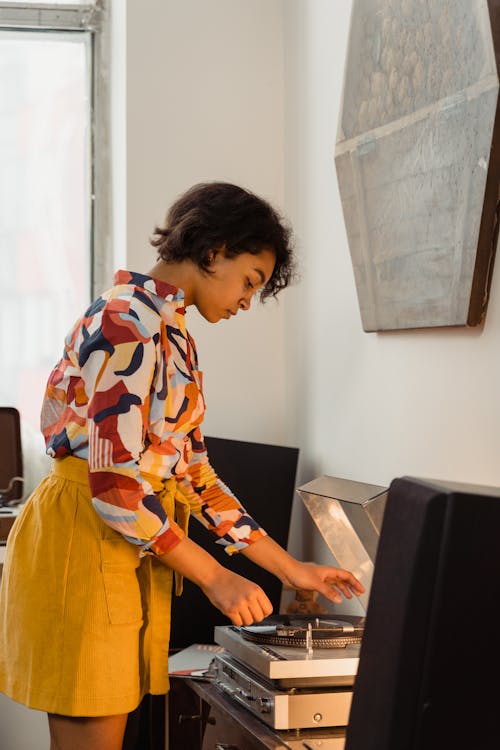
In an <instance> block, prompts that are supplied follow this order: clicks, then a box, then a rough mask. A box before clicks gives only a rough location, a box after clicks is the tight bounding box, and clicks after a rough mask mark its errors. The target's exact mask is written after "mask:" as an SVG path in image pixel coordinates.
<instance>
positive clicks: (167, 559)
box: [156, 537, 273, 626]
mask: <svg viewBox="0 0 500 750" xmlns="http://www.w3.org/2000/svg"><path fill="white" fill-rule="evenodd" d="M156 559H157V560H159V561H160V562H161V563H162V564H163V565H167V566H168V567H169V568H173V570H176V571H177V572H178V573H180V574H181V575H183V576H185V577H186V578H188V579H189V580H190V581H192V582H193V583H194V584H196V585H197V586H199V587H200V589H201V590H202V591H203V593H204V594H205V596H206V597H207V598H208V599H209V600H210V601H211V602H212V604H213V605H214V607H217V609H219V610H220V611H221V612H222V614H224V615H226V617H229V619H230V620H231V622H232V624H233V625H237V626H240V625H251V624H252V623H253V622H260V620H263V619H264V617H267V616H268V615H270V614H271V612H272V611H273V608H272V604H271V602H270V601H269V599H268V597H267V595H266V594H265V593H264V591H263V590H262V589H261V587H260V586H258V585H257V584H256V583H254V582H253V581H249V580H247V579H246V578H243V577H242V576H240V575H238V574H237V573H233V572H232V571H230V570H228V569H227V568H225V567H224V566H223V565H220V563H218V562H217V560H216V559H215V558H214V557H212V555H210V554H209V553H208V552H206V550H204V549H203V548H202V547H200V546H199V545H198V544H196V543H195V542H193V540H192V539H189V537H184V538H183V539H182V540H181V541H180V542H179V543H178V544H176V546H175V547H174V548H173V549H171V550H169V551H168V552H165V553H164V554H163V555H157V557H156Z"/></svg>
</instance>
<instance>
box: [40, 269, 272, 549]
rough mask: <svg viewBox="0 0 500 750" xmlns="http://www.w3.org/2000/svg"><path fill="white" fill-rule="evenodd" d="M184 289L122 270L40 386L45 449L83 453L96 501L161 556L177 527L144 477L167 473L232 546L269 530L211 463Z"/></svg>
mask: <svg viewBox="0 0 500 750" xmlns="http://www.w3.org/2000/svg"><path fill="white" fill-rule="evenodd" d="M201 381H202V376H201V372H200V370H199V369H198V361H197V355H196V349H195V345H194V341H193V340H192V338H191V337H190V335H189V334H188V332H187V330H186V324H185V307H184V292H183V291H182V290H181V289H177V288H176V287H173V286H170V285H169V284H167V283H165V282H162V281H159V280H158V279H153V278H151V277H150V276H144V275H142V274H137V273H131V272H128V271H118V273H117V274H116V276H115V286H113V287H112V288H111V289H110V290H109V291H107V292H105V293H104V294H103V295H102V296H101V297H99V298H98V299H97V300H96V301H95V302H94V303H93V304H92V305H91V306H90V307H89V309H88V310H87V311H86V313H85V315H84V316H83V317H82V318H81V320H79V321H78V322H77V323H76V325H75V326H74V327H73V329H72V330H71V331H70V333H69V334H68V336H67V337H66V340H65V347H64V352H63V356H62V358H61V360H60V361H59V362H58V364H57V365H56V367H55V368H54V370H53V371H52V373H51V375H50V377H49V380H48V383H47V389H46V392H45V397H44V402H43V408H42V416H41V427H42V432H43V434H44V437H45V442H46V445H47V453H48V454H49V455H50V456H52V457H54V458H63V457H64V456H68V455H72V456H75V457H78V458H82V459H85V460H87V461H88V464H89V483H90V489H91V492H92V497H93V500H92V502H93V505H94V507H95V509H96V511H97V513H98V514H99V515H100V516H101V518H102V519H103V520H104V521H105V522H106V523H107V524H109V526H111V527H112V528H114V529H116V531H118V532H120V533H121V534H123V536H124V537H125V538H126V539H127V540H128V541H130V542H132V543H134V544H137V545H140V548H141V551H140V554H141V555H142V554H146V553H152V554H162V553H164V552H167V551H168V550H170V549H172V548H173V547H175V546H176V544H178V543H179V542H180V540H181V539H182V538H183V536H184V533H183V531H182V530H181V529H180V527H179V526H178V525H177V524H176V523H175V521H174V519H173V518H169V517H167V515H166V513H165V511H164V509H163V506H162V504H161V503H160V501H159V499H158V497H157V496H156V495H155V493H154V491H153V488H152V485H151V484H150V482H149V481H148V478H147V477H148V475H153V477H154V478H155V479H156V478H159V479H161V480H165V479H171V478H174V479H175V480H176V488H177V491H178V492H179V491H180V492H181V493H182V495H183V498H184V500H186V499H187V502H188V503H189V507H190V511H191V513H192V514H193V515H194V516H195V517H196V518H197V519H198V520H199V521H201V523H203V524H204V526H206V527H207V528H208V529H209V530H211V531H212V532H214V534H215V535H216V536H217V538H218V539H217V541H218V543H219V544H222V545H224V547H225V550H226V552H228V554H232V553H233V552H236V551H238V550H241V549H243V548H244V547H246V546H247V545H248V544H251V543H252V542H254V541H257V540H258V539H260V538H261V537H262V536H264V535H265V533H266V532H265V531H264V530H263V529H262V528H260V527H259V526H258V524H257V523H256V522H255V521H254V520H253V519H252V518H251V517H250V516H249V515H248V513H247V512H246V510H245V509H244V508H243V507H242V506H241V504H240V503H239V502H238V500H237V499H236V498H235V496H234V495H233V494H232V492H231V491H230V490H229V488H228V487H227V486H226V485H225V484H224V483H223V482H222V481H221V480H220V479H219V477H218V476H217V475H216V473H215V472H214V470H213V469H212V467H211V466H210V463H209V461H208V456H207V453H206V450H205V445H204V442H203V437H202V434H201V431H200V427H199V426H200V423H201V422H202V419H203V415H204V411H205V403H204V399H203V393H202V382H201Z"/></svg>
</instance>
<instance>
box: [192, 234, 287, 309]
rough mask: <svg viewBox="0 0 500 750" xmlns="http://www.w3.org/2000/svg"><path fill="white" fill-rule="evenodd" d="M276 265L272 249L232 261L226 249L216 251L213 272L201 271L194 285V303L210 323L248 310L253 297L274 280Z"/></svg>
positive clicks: (240, 256)
mask: <svg viewBox="0 0 500 750" xmlns="http://www.w3.org/2000/svg"><path fill="white" fill-rule="evenodd" d="M275 262H276V255H275V253H274V250H270V249H266V250H262V251H261V252H260V253H258V254H257V255H252V253H241V254H240V255H236V256H234V257H233V258H228V257H227V256H226V254H225V251H224V250H223V249H221V250H217V251H215V252H214V259H213V261H212V263H211V264H210V271H209V272H208V273H203V272H201V273H200V274H199V278H198V280H197V282H196V284H195V285H194V288H193V297H192V304H194V305H196V307H197V308H198V311H199V313H200V314H201V315H202V316H203V317H204V318H205V320H208V322H209V323H217V321H219V320H221V318H227V319H229V318H230V317H231V316H232V315H236V313H237V312H238V310H248V309H249V308H250V304H251V301H252V297H253V295H254V294H255V293H256V292H257V291H258V290H259V289H261V288H262V287H263V286H265V284H266V283H267V282H268V281H269V279H270V278H271V275H272V273H273V269H274V264H275Z"/></svg>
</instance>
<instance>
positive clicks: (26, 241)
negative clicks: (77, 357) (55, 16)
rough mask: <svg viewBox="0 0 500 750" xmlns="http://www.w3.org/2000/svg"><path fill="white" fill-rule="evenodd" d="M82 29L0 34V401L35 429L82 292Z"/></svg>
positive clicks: (85, 236) (85, 208)
mask: <svg viewBox="0 0 500 750" xmlns="http://www.w3.org/2000/svg"><path fill="white" fill-rule="evenodd" d="M89 56H90V35H89V34H88V33H86V32H82V33H80V32H78V33H62V32H61V33H56V32H50V33H49V32H32V31H0V153H1V157H0V158H1V164H2V168H1V171H0V356H1V362H2V366H1V378H0V404H2V405H7V406H15V407H17V408H18V409H19V411H20V412H21V417H22V421H23V430H28V431H29V433H33V434H35V433H36V434H37V435H38V433H39V412H40V405H41V399H42V395H43V391H44V388H45V382H46V379H47V376H48V374H49V372H50V370H51V368H52V366H53V365H54V363H55V361H56V359H58V357H59V356H60V355H61V344H62V341H63V338H64V335H65V334H66V332H67V330H68V329H69V327H70V326H71V324H72V323H73V321H74V319H75V318H76V316H77V315H78V313H79V312H81V310H82V309H83V307H84V306H85V305H86V304H87V302H88V301H89V297H90V252H91V247H90V193H91V185H90V145H89V144H90V95H89V92H90V86H89V78H90V74H89V71H90V63H89Z"/></svg>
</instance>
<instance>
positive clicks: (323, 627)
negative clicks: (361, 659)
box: [239, 615, 365, 648]
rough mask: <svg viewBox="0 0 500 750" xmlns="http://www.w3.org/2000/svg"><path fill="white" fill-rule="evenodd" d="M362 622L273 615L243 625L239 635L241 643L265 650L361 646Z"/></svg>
mask: <svg viewBox="0 0 500 750" xmlns="http://www.w3.org/2000/svg"><path fill="white" fill-rule="evenodd" d="M364 622H365V618H364V617H351V616H347V615H343V616H342V619H340V618H334V617H313V616H310V615H303V616H300V615H299V616H297V615H294V616H288V615H275V616H272V617H269V618H267V619H266V620H263V621H262V622H261V623H258V624H256V625H244V626H242V627H240V628H239V631H240V633H241V635H242V637H243V638H244V639H245V640H248V641H252V642H253V643H259V644H262V645H267V646H286V647H288V648H290V647H291V648H305V647H307V646H308V645H310V646H311V647H312V648H345V647H346V646H352V645H355V644H359V643H361V638H362V635H363V628H364ZM308 632H309V634H310V635H308Z"/></svg>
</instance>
